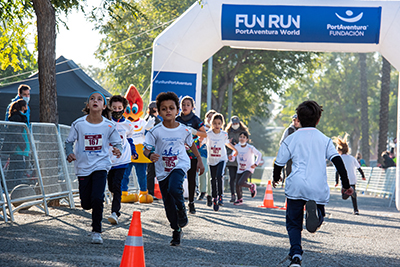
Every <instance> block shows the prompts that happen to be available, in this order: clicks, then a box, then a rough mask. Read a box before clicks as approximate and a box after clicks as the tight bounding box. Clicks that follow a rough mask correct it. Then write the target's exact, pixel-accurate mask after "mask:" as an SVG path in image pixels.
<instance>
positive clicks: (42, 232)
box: [0, 188, 400, 267]
mask: <svg viewBox="0 0 400 267" xmlns="http://www.w3.org/2000/svg"><path fill="white" fill-rule="evenodd" d="M264 190H265V188H259V194H258V195H257V196H256V198H255V199H250V196H249V193H248V192H246V193H245V205H243V206H238V207H236V206H233V205H232V204H230V203H226V204H225V206H224V207H223V208H222V209H221V210H220V211H219V212H214V211H213V210H212V209H211V208H209V207H207V206H206V205H205V202H198V203H197V204H196V207H197V214H196V215H191V216H189V225H188V226H187V227H185V228H184V229H183V230H184V236H183V240H182V244H181V246H180V247H170V246H169V242H170V240H171V234H172V230H171V229H170V228H169V226H168V222H167V220H166V217H165V213H164V210H163V206H162V203H161V201H159V202H156V203H154V204H149V205H143V204H123V207H122V211H123V214H122V217H121V220H120V221H121V222H120V224H119V225H118V226H111V225H110V224H109V223H108V222H107V220H106V219H104V220H103V228H104V234H103V238H104V244H103V245H92V244H90V236H88V233H89V231H90V229H91V227H90V222H91V220H90V218H91V215H90V213H89V212H87V211H83V210H82V209H81V208H80V207H79V204H78V205H77V209H70V208H68V207H66V206H64V207H60V208H50V209H49V210H50V216H46V215H44V213H43V212H42V211H41V210H39V209H37V208H36V207H33V208H31V209H29V210H27V211H22V212H19V213H17V214H16V216H15V218H16V222H15V223H12V224H11V223H8V224H6V223H4V222H3V221H0V266H119V262H120V260H121V256H122V252H123V249H124V241H125V238H126V235H127V232H128V228H129V225H130V217H131V215H132V212H133V211H135V210H139V211H141V216H142V228H143V239H144V250H145V257H146V266H149V267H152V266H157V267H158V266H182V267H187V266H189V267H190V266H224V267H228V266H247V267H250V266H287V265H288V264H289V262H288V261H284V262H283V263H280V262H281V261H282V260H283V259H284V258H285V256H286V255H287V253H288V251H289V239H288V236H287V232H286V228H285V211H283V210H279V209H264V208H258V207H257V206H258V205H260V204H261V203H262V199H263V195H264ZM274 200H275V204H276V205H280V206H283V204H284V192H283V189H274ZM388 203H389V200H388V199H382V198H375V197H371V196H364V195H361V196H359V208H360V215H359V216H355V215H353V214H352V205H351V200H350V199H348V200H347V201H343V200H341V199H340V195H339V193H338V192H333V193H332V195H331V202H330V203H329V205H328V206H327V209H326V211H327V217H326V220H325V223H324V225H323V227H322V228H321V229H320V231H318V232H317V233H316V234H310V233H308V232H307V231H306V230H305V231H303V249H304V251H305V253H304V255H303V265H302V266H306V267H307V266H308V267H311V266H400V252H399V244H400V212H398V211H397V210H396V208H394V207H393V206H392V207H391V208H389V207H388ZM109 210H110V205H106V209H105V211H106V212H105V215H104V216H105V218H106V216H107V215H108V212H109Z"/></svg>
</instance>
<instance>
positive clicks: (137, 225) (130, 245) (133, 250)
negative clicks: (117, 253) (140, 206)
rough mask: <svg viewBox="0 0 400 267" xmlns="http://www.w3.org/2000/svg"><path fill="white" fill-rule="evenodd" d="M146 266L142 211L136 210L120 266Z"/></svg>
mask: <svg viewBox="0 0 400 267" xmlns="http://www.w3.org/2000/svg"><path fill="white" fill-rule="evenodd" d="M132 266H135V267H145V266H146V265H145V263H144V248H143V237H142V223H141V222H140V211H134V212H133V216H132V222H131V226H130V227H129V232H128V236H127V237H126V240H125V248H124V253H123V254H122V259H121V265H120V267H132Z"/></svg>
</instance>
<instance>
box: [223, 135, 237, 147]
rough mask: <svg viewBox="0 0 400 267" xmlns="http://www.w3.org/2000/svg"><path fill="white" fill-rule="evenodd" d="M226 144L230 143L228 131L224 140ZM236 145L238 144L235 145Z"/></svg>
mask: <svg viewBox="0 0 400 267" xmlns="http://www.w3.org/2000/svg"><path fill="white" fill-rule="evenodd" d="M224 143H225V144H229V143H230V142H229V137H228V133H225V140H224ZM235 146H236V145H235Z"/></svg>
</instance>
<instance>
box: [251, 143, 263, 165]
mask: <svg viewBox="0 0 400 267" xmlns="http://www.w3.org/2000/svg"><path fill="white" fill-rule="evenodd" d="M251 151H252V152H253V154H254V155H255V156H256V157H257V159H256V162H254V163H255V164H256V165H258V164H260V162H261V158H262V154H261V152H260V151H258V150H257V148H255V147H254V146H251Z"/></svg>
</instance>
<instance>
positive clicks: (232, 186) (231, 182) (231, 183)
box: [228, 166, 237, 195]
mask: <svg viewBox="0 0 400 267" xmlns="http://www.w3.org/2000/svg"><path fill="white" fill-rule="evenodd" d="M228 171H229V187H230V189H231V194H232V195H233V194H235V181H236V173H237V166H228ZM236 182H237V181H236Z"/></svg>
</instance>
